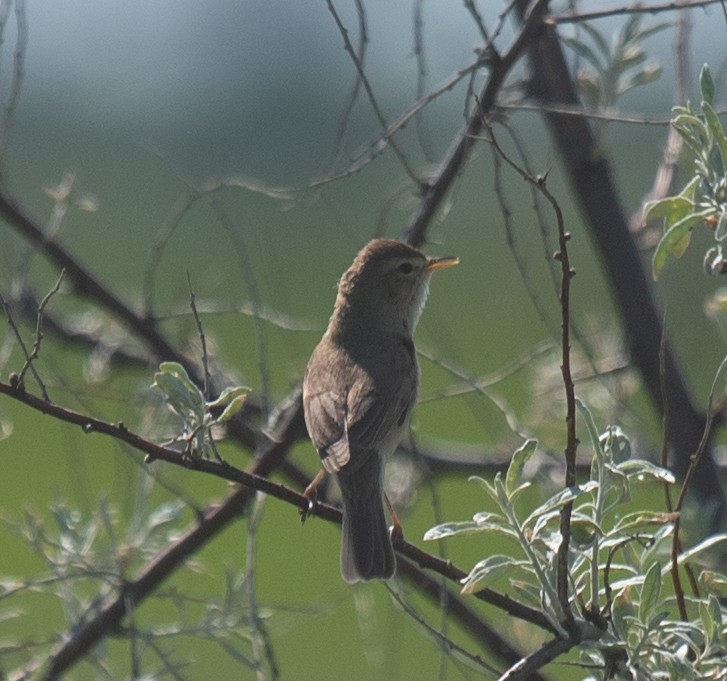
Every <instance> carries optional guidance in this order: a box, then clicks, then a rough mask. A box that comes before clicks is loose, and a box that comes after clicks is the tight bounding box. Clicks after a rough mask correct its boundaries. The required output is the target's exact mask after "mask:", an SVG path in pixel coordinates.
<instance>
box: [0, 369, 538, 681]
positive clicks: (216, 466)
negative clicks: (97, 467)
mask: <svg viewBox="0 0 727 681" xmlns="http://www.w3.org/2000/svg"><path fill="white" fill-rule="evenodd" d="M0 394H4V395H7V396H8V397H11V398H13V399H16V400H18V401H20V402H22V403H24V404H26V405H28V406H29V407H32V408H33V409H36V410H37V411H39V412H42V413H44V414H47V415H49V416H52V417H54V418H57V419H59V420H62V421H65V422H67V423H72V424H75V425H78V426H80V427H82V428H83V430H84V432H86V433H89V434H90V433H94V432H96V433H102V434H105V435H108V436H111V437H114V438H116V439H118V440H120V441H122V442H125V443H127V444H129V445H131V446H132V447H134V448H136V449H138V450H140V451H142V452H144V453H146V454H147V456H148V457H149V458H152V459H162V460H164V461H166V462H168V463H171V464H175V465H178V466H184V467H186V468H189V469H192V470H196V471H199V472H203V473H208V474H212V475H215V476H217V477H220V478H223V479H225V480H229V481H231V482H235V483H237V484H238V486H237V487H236V488H235V489H234V490H233V491H232V492H231V493H230V494H229V495H228V496H227V497H226V498H225V499H223V500H222V501H221V502H220V503H219V504H218V505H216V506H212V507H210V508H208V509H207V510H206V511H204V512H203V513H202V514H201V517H200V519H199V521H198V522H197V523H196V524H195V525H194V526H193V527H191V528H190V529H189V530H187V532H185V533H184V534H183V535H182V536H181V537H180V538H179V539H178V540H177V541H175V542H174V543H173V544H172V545H171V546H170V547H169V548H168V549H166V550H165V551H163V552H162V553H160V554H159V555H158V556H157V557H156V559H155V560H153V561H152V562H151V563H150V564H149V565H148V566H147V567H146V568H144V570H143V571H142V572H141V573H140V574H139V575H138V576H137V578H136V579H134V580H130V581H128V582H126V583H125V584H124V586H123V588H122V589H121V590H120V591H119V593H118V594H115V595H113V596H110V597H109V598H108V599H107V600H106V601H105V602H104V603H103V604H102V605H101V606H100V608H98V609H97V610H94V613H93V615H92V616H90V618H89V619H88V620H87V621H85V622H83V623H81V624H79V625H78V626H77V628H76V630H75V632H74V634H73V635H72V636H71V638H70V639H68V640H67V641H65V642H63V643H62V644H60V645H59V646H58V647H57V649H56V650H55V651H53V652H51V654H50V656H49V657H48V659H47V661H46V662H45V665H44V668H43V670H42V672H41V671H40V670H37V669H27V668H26V669H23V670H21V671H20V672H18V673H17V674H16V675H15V676H13V677H11V678H12V679H15V680H17V681H19V680H20V679H23V678H26V677H27V676H28V675H29V674H30V673H38V676H37V678H41V679H54V678H57V677H58V676H59V675H60V674H61V673H63V672H64V671H65V670H67V669H68V668H70V667H71V666H72V665H73V664H75V663H76V662H77V661H79V660H80V658H81V657H82V656H83V655H85V654H86V653H87V652H88V651H89V650H90V649H91V648H92V647H93V646H94V645H96V644H97V643H98V642H99V641H100V640H101V639H103V638H104V637H106V636H108V635H109V634H110V633H111V632H112V631H114V630H115V629H117V628H118V626H120V624H121V622H122V621H123V619H124V617H125V616H126V615H128V614H129V613H130V612H131V610H133V608H135V607H136V606H137V605H139V603H141V602H142V601H143V600H144V599H145V598H146V597H147V596H149V595H150V594H151V593H152V592H153V591H154V590H155V589H156V588H157V587H158V586H159V585H160V584H161V582H162V581H163V580H164V579H166V578H167V577H168V576H169V575H170V574H171V573H172V572H173V571H174V570H175V569H177V568H178V567H180V566H181V565H182V564H183V563H184V561H185V560H187V559H188V558H189V556H191V555H193V554H194V553H195V552H196V551H197V550H199V548H200V547H201V546H203V545H204V544H206V543H207V542H208V541H209V540H211V539H212V538H213V537H215V536H216V535H217V534H218V533H219V532H220V531H221V530H222V529H224V528H225V527H226V526H227V525H228V524H229V523H231V522H233V521H234V520H236V519H237V518H239V517H240V516H241V515H242V514H243V513H244V512H245V509H246V507H247V505H248V504H249V502H250V500H251V499H252V498H253V496H254V493H255V492H256V491H263V492H265V493H267V494H269V495H271V496H274V497H275V498H277V499H280V500H282V501H284V502H286V503H289V504H291V505H293V506H295V507H297V508H298V509H304V508H305V509H307V508H308V503H309V500H308V498H307V497H305V496H303V495H302V494H300V493H299V492H296V491H295V490H292V489H290V488H288V487H286V486H284V485H281V484H279V483H275V482H273V481H271V480H269V479H268V477H267V476H269V475H270V474H271V473H272V472H273V471H274V470H275V469H276V468H279V466H280V464H281V463H282V462H283V460H284V458H285V456H286V455H287V452H288V450H289V449H290V447H291V445H292V444H293V443H294V442H295V441H296V440H297V439H298V438H299V437H300V436H301V431H302V430H303V428H304V424H303V418H302V409H301V400H300V390H299V389H296V391H294V393H293V394H292V395H290V396H289V397H288V398H286V400H285V402H286V404H287V408H286V409H285V410H284V413H283V414H282V415H281V417H280V418H279V420H278V422H277V427H276V430H275V432H274V433H271V438H270V439H268V438H266V439H265V440H264V441H263V442H262V444H261V445H260V446H259V448H258V450H257V453H256V457H255V460H254V461H253V463H252V464H251V465H250V466H249V467H248V469H247V470H244V471H243V470H240V469H238V468H235V467H233V466H230V465H229V464H225V463H219V462H217V461H209V460H206V459H193V460H190V459H189V458H186V457H184V456H183V454H181V453H180V452H177V451H175V450H173V449H170V448H168V447H162V446H160V445H157V444H156V443H153V442H150V441H148V440H145V439H144V438H142V437H140V436H139V435H136V434H135V433H133V432H131V431H129V430H128V429H127V428H126V427H125V426H124V425H123V424H111V423H108V422H105V421H101V420H99V419H96V418H93V417H90V416H88V415H86V414H80V413H78V412H75V411H72V410H69V409H65V408H64V407H61V406H59V405H55V404H52V403H48V402H45V401H44V400H43V399H41V398H39V397H36V396H34V395H32V394H30V393H28V392H26V391H24V390H23V389H22V386H19V385H17V384H16V385H13V384H6V383H3V382H0ZM312 513H313V515H316V516H318V517H320V518H323V519H325V520H327V521H329V522H335V523H340V522H341V512H340V510H339V509H337V508H335V507H333V506H329V505H327V504H322V503H318V504H316V506H315V508H314V510H313V512H312ZM394 545H395V549H396V550H397V552H398V553H399V554H400V555H402V556H405V557H406V558H408V559H409V560H410V561H412V563H409V564H408V567H405V568H403V574H405V575H406V576H407V577H408V578H409V579H411V580H412V581H414V582H415V583H420V582H422V580H424V581H426V578H425V577H421V578H415V575H414V574H413V571H418V570H419V569H421V568H424V569H426V570H431V571H434V572H436V573H438V574H440V575H442V576H444V577H445V578H447V579H448V580H450V581H452V582H454V583H457V584H459V583H460V582H461V580H462V579H463V578H465V577H466V576H467V573H466V572H465V571H464V570H461V569H460V568H458V567H456V566H455V565H453V564H452V563H451V562H450V561H447V560H443V559H441V558H439V557H438V556H435V555H432V554H429V553H427V552H426V551H423V550H422V549H420V548H418V547H417V546H414V545H413V544H410V543H409V542H407V541H405V540H404V539H401V538H400V539H397V540H396V541H395V544H394ZM414 564H416V565H418V566H419V568H416V567H414ZM426 591H431V588H430V587H428V588H427V589H426ZM474 596H475V597H476V598H477V599H479V600H481V601H484V602H486V603H490V604H492V605H495V606H496V607H498V608H500V609H502V610H504V611H505V612H507V613H509V614H510V615H512V616H514V617H518V618H520V619H523V620H525V621H527V622H530V623H532V624H535V625H536V626H539V627H541V628H543V629H545V630H547V631H551V632H552V626H551V625H550V624H549V622H548V621H547V619H546V618H545V617H543V615H542V614H541V613H540V612H539V611H537V610H534V609H532V608H530V607H528V606H525V605H523V604H521V603H519V602H518V601H515V600H514V599H512V598H510V597H509V596H507V595H503V594H500V593H499V592H496V591H494V590H492V589H481V590H480V591H478V592H476V593H475V594H474ZM453 612H454V613H455V616H459V615H458V613H459V614H460V615H463V614H464V613H465V612H466V609H464V610H463V609H459V608H455V609H454V610H453ZM498 645H499V648H500V649H502V650H505V648H504V647H503V646H504V643H500V644H498ZM508 659H512V658H511V657H508Z"/></svg>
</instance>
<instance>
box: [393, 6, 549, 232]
mask: <svg viewBox="0 0 727 681" xmlns="http://www.w3.org/2000/svg"><path fill="white" fill-rule="evenodd" d="M547 7H548V1H547V0H534V1H533V2H532V3H531V4H530V5H529V7H528V11H527V16H526V18H525V20H524V21H523V25H522V28H521V30H520V32H519V33H518V34H517V36H516V37H515V39H514V40H513V42H512V43H511V45H510V47H509V48H508V49H507V51H506V52H505V54H503V55H502V56H501V57H499V56H497V55H495V53H494V49H493V50H491V53H490V54H489V55H488V58H489V59H490V63H491V69H490V75H489V77H488V79H487V82H486V83H485V86H484V88H483V90H482V93H481V95H480V97H479V106H480V108H481V111H480V110H477V109H475V111H473V112H472V113H471V114H470V117H469V119H468V120H467V123H466V125H465V128H464V130H463V132H462V134H461V136H460V138H459V140H457V142H456V143H455V144H454V146H453V147H452V149H451V151H450V152H449V153H448V155H447V157H446V158H445V160H444V162H443V163H442V165H441V167H440V170H439V172H438V173H437V177H436V179H435V180H434V181H433V182H431V183H430V184H428V185H427V187H426V190H425V191H424V192H423V195H422V200H421V203H420V205H419V209H418V211H417V214H416V215H415V216H414V219H413V220H412V221H411V223H410V224H409V227H408V229H407V230H406V240H407V241H408V242H409V243H411V244H413V245H414V246H420V245H421V244H422V243H423V242H424V238H425V234H426V230H427V227H428V226H429V223H430V222H431V220H432V219H433V217H434V215H435V213H436V211H437V210H438V209H439V207H440V206H441V205H442V203H443V201H444V198H445V197H446V196H447V194H448V193H449V190H450V188H451V187H452V185H453V183H454V181H455V180H456V178H457V177H458V176H459V174H460V173H461V172H462V170H463V168H464V166H465V164H466V163H467V160H468V159H469V156H470V153H471V151H472V149H473V147H474V145H475V144H476V142H477V137H478V135H479V134H480V132H481V131H482V122H483V121H482V114H483V113H484V114H485V115H489V114H490V112H491V111H492V109H493V107H494V106H495V104H496V100H497V96H498V94H499V92H500V89H501V87H502V85H503V83H504V81H505V78H506V76H507V75H508V73H509V72H510V70H511V69H512V68H513V67H514V66H515V64H516V63H517V62H518V61H519V60H520V57H522V55H523V53H524V52H525V51H526V50H527V49H528V46H529V45H530V42H531V41H532V40H533V38H534V36H535V35H536V33H537V32H538V31H539V30H540V29H541V28H542V17H543V15H544V14H545V12H546V10H547Z"/></svg>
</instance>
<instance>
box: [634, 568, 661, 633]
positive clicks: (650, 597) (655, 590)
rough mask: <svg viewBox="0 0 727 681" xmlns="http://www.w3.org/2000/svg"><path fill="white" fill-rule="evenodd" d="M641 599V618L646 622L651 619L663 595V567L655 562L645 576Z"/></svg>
mask: <svg viewBox="0 0 727 681" xmlns="http://www.w3.org/2000/svg"><path fill="white" fill-rule="evenodd" d="M640 596H641V597H640V600H639V619H640V620H641V621H642V622H646V621H647V620H648V619H651V617H652V614H653V612H654V610H655V609H656V606H657V605H658V603H659V597H660V596H661V568H660V566H659V563H654V564H653V565H652V566H651V567H650V568H649V570H648V572H647V573H646V576H645V577H644V583H643V584H642V585H641V594H640Z"/></svg>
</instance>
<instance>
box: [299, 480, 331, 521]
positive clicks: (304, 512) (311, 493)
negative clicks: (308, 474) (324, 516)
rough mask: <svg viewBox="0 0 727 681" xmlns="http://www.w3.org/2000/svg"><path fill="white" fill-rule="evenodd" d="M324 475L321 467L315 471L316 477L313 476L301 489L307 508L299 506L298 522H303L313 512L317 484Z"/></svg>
mask: <svg viewBox="0 0 727 681" xmlns="http://www.w3.org/2000/svg"><path fill="white" fill-rule="evenodd" d="M325 477H326V469H325V468H321V469H320V470H319V471H318V473H316V477H315V478H313V480H311V481H310V484H309V485H308V487H306V488H305V490H304V491H303V496H304V497H305V498H306V499H308V506H307V508H301V509H300V522H301V523H304V522H305V521H306V520H307V519H308V516H309V515H310V514H311V513H313V509H314V508H315V507H316V504H317V503H318V485H319V484H320V483H321V480H323V478H325Z"/></svg>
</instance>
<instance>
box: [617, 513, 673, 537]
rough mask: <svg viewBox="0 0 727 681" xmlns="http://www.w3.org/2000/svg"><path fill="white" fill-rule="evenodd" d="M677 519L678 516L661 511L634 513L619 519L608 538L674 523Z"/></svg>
mask: <svg viewBox="0 0 727 681" xmlns="http://www.w3.org/2000/svg"><path fill="white" fill-rule="evenodd" d="M677 517H678V516H677V514H674V513H663V512H660V511H635V512H633V513H627V514H626V515H625V516H624V517H623V518H619V520H618V522H617V523H616V524H615V525H614V526H613V529H611V531H610V532H609V533H608V536H609V537H618V536H621V535H623V534H627V533H630V532H632V531H633V530H635V529H638V528H640V527H644V526H647V525H664V524H666V523H672V522H674V521H675V520H676V519H677Z"/></svg>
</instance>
